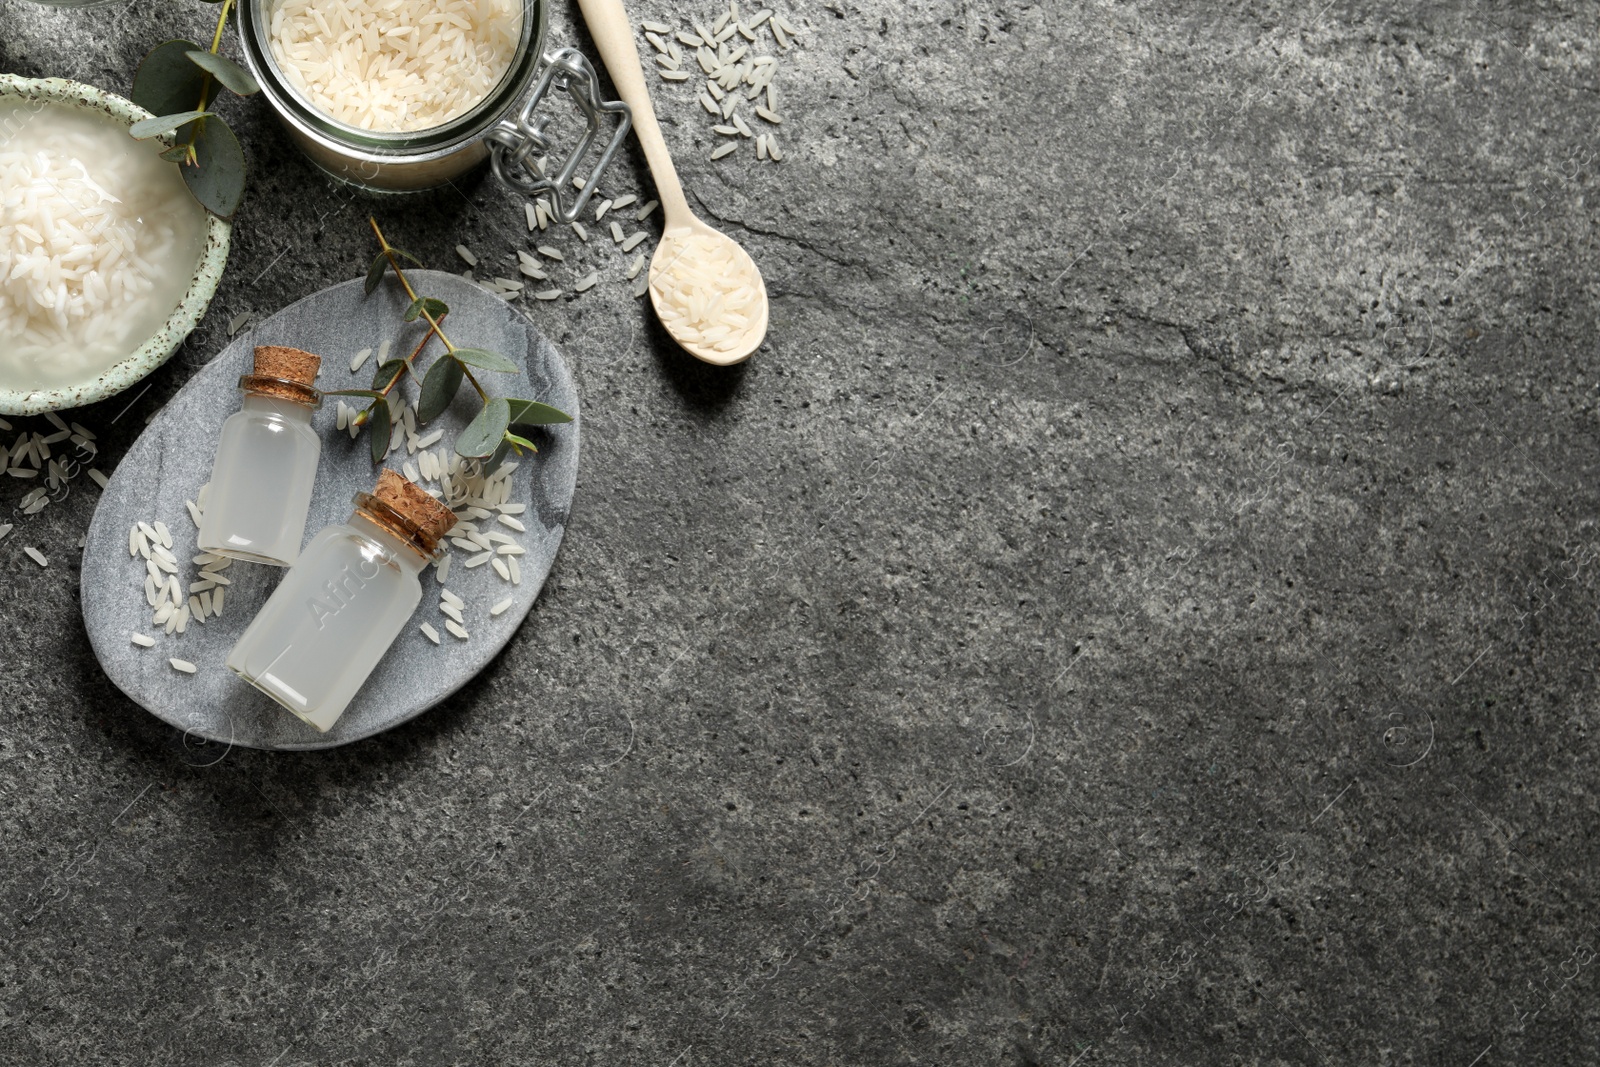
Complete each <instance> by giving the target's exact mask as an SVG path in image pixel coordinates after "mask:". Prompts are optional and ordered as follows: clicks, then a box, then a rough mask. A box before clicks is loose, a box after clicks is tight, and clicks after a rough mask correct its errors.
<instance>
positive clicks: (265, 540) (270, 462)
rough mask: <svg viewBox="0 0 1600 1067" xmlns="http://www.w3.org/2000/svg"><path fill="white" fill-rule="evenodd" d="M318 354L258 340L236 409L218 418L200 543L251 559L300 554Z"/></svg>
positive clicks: (316, 453)
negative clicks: (219, 423) (219, 429)
mask: <svg viewBox="0 0 1600 1067" xmlns="http://www.w3.org/2000/svg"><path fill="white" fill-rule="evenodd" d="M321 362H322V360H321V357H319V356H315V355H313V354H312V353H310V352H302V351H300V350H299V349H298V348H284V347H282V346H278V345H259V346H257V347H256V351H255V373H254V374H252V375H246V376H245V377H243V378H241V379H239V387H240V388H241V389H243V390H244V391H245V397H244V403H243V405H242V406H241V408H240V410H239V411H238V412H236V413H235V414H233V415H230V416H229V417H228V421H227V422H224V423H223V424H222V435H221V437H220V439H219V440H218V441H217V455H216V458H215V459H214V460H213V461H212V464H211V488H210V489H209V490H207V494H206V496H207V499H206V510H205V513H204V514H203V515H202V516H201V517H200V536H199V539H198V543H199V546H200V550H201V551H202V552H214V553H216V554H218V555H222V556H231V557H233V558H234V559H243V560H249V561H251V562H253V563H268V564H271V565H273V566H277V567H287V566H288V565H289V564H291V563H293V562H294V560H295V557H296V556H298V555H299V554H300V539H301V538H302V537H304V536H305V532H306V515H307V513H308V512H309V511H310V509H311V489H312V486H313V485H314V483H315V482H316V478H317V460H318V459H320V458H321V456H322V441H321V440H320V439H319V438H318V437H317V433H316V431H315V430H313V429H312V428H311V413H312V411H313V410H315V409H316V408H317V407H319V406H320V405H321V403H322V397H321V394H319V393H318V392H317V391H316V389H315V388H313V386H312V382H314V381H315V380H316V376H317V368H318V367H319V366H320V365H321Z"/></svg>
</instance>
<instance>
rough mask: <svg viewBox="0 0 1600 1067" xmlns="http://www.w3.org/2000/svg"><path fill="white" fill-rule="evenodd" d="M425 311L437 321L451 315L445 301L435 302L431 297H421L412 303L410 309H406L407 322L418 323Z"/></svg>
mask: <svg viewBox="0 0 1600 1067" xmlns="http://www.w3.org/2000/svg"><path fill="white" fill-rule="evenodd" d="M424 311H426V312H427V313H428V314H429V315H432V316H433V318H434V320H435V321H438V320H439V319H440V318H443V317H444V316H445V315H448V314H450V306H449V305H448V304H446V303H445V302H444V301H443V300H435V299H434V298H433V297H431V296H419V297H417V298H416V299H415V300H413V301H412V302H411V306H410V307H408V308H406V316H405V317H406V321H407V322H415V321H417V319H418V317H420V316H421V315H422V313H423V312H424Z"/></svg>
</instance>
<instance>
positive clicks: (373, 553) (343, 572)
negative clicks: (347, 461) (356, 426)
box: [228, 470, 455, 732]
mask: <svg viewBox="0 0 1600 1067" xmlns="http://www.w3.org/2000/svg"><path fill="white" fill-rule="evenodd" d="M391 477H392V482H390V481H389V479H390V478H391ZM393 482H404V484H405V485H406V487H408V489H409V490H410V491H412V492H414V493H415V494H416V495H417V496H420V497H421V498H422V499H423V500H425V501H427V504H426V507H429V508H432V509H434V514H435V517H434V519H433V520H432V523H433V524H432V526H431V527H430V526H428V525H426V524H419V525H409V526H408V525H407V524H406V522H405V520H404V519H403V518H402V517H401V514H400V512H399V511H396V510H393V509H391V508H390V507H386V506H385V504H386V500H385V499H384V492H385V489H386V488H387V489H391V490H392V483H393ZM378 486H379V493H378V496H377V497H369V496H367V495H366V494H364V493H363V494H359V495H358V496H357V497H356V504H357V510H356V512H355V514H353V515H352V516H350V521H349V523H348V524H345V525H340V526H330V527H328V528H327V529H325V530H323V531H322V532H321V533H319V534H317V536H315V537H313V538H312V539H311V542H310V543H309V544H308V545H306V549H305V551H304V552H303V553H301V554H300V558H299V559H298V560H297V561H296V562H295V564H294V566H293V567H291V568H290V569H289V573H288V574H287V575H285V576H284V579H283V581H282V582H281V583H280V584H279V585H278V588H277V589H276V590H274V591H273V594H272V596H271V597H270V598H269V599H268V600H267V602H266V604H265V605H263V606H262V608H261V611H260V613H259V614H257V615H256V617H255V620H254V621H253V622H252V623H251V624H250V626H249V628H248V629H247V630H245V632H244V636H242V637H240V638H239V642H238V644H236V645H234V647H233V651H232V652H231V653H229V654H228V667H229V668H230V669H231V670H233V671H234V672H235V673H236V674H239V675H240V676H241V677H243V678H244V679H245V680H247V681H248V682H250V684H252V685H254V686H255V687H256V688H257V689H260V690H261V691H262V692H264V693H266V694H267V695H268V696H270V697H272V698H273V699H274V700H276V701H277V702H278V703H280V704H282V705H283V706H284V707H286V708H288V709H289V710H290V711H292V712H294V713H295V714H296V715H298V716H299V717H300V718H302V719H304V720H305V721H306V722H308V723H310V724H311V725H312V726H314V727H316V728H317V729H318V730H320V731H323V732H326V731H327V730H328V729H329V728H330V727H331V726H333V724H334V722H335V721H336V720H337V719H338V718H339V716H340V715H342V714H343V713H344V710H345V708H346V707H347V706H348V705H349V703H350V701H351V699H352V698H353V697H354V696H355V695H356V692H357V691H358V690H359V689H360V688H361V686H362V684H363V683H364V682H366V680H367V677H368V676H369V675H370V674H371V673H372V671H373V668H375V667H376V666H377V665H378V662H379V661H380V660H382V659H383V656H384V653H386V652H387V651H388V650H389V646H390V645H391V644H393V643H394V639H395V638H396V637H398V636H399V634H400V631H401V630H402V629H404V628H405V625H406V623H407V622H408V621H409V620H410V618H411V614H412V612H413V611H415V610H416V607H417V604H418V602H419V601H421V599H422V583H421V581H420V580H419V578H418V575H419V574H420V573H421V571H422V568H423V567H424V566H426V565H427V564H428V562H429V561H430V560H431V559H432V558H433V550H434V543H435V542H436V540H437V537H439V536H443V533H444V531H445V530H447V529H449V527H450V526H451V525H453V524H454V522H455V516H454V515H453V514H452V513H451V512H450V511H449V510H447V509H445V508H444V507H442V506H441V505H439V504H436V503H434V502H433V500H432V499H431V498H429V497H428V496H427V495H426V494H424V493H423V492H422V491H421V490H420V489H417V488H416V487H415V486H413V485H411V483H410V482H405V480H404V479H402V478H400V477H399V476H398V475H395V474H394V472H393V471H388V470H385V471H383V472H382V474H381V475H380V477H379V481H378ZM388 499H392V497H390V498H388ZM411 506H412V508H413V510H412V511H411V514H413V515H415V514H418V513H419V508H420V507H421V506H420V505H415V504H412V505H411ZM434 531H437V533H435V532H434Z"/></svg>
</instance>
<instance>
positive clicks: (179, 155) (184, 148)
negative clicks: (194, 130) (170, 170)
mask: <svg viewBox="0 0 1600 1067" xmlns="http://www.w3.org/2000/svg"><path fill="white" fill-rule="evenodd" d="M161 158H162V159H164V160H166V161H167V162H168V163H185V162H187V161H188V159H189V142H187V141H184V142H183V143H182V144H175V145H173V146H172V147H171V148H168V149H167V150H166V151H164V152H162V153H161Z"/></svg>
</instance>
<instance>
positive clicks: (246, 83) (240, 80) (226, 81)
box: [188, 48, 261, 96]
mask: <svg viewBox="0 0 1600 1067" xmlns="http://www.w3.org/2000/svg"><path fill="white" fill-rule="evenodd" d="M188 58H189V60H190V62H192V63H193V64H194V65H195V66H197V67H199V68H200V69H201V70H203V71H205V72H206V73H208V74H210V75H211V76H212V77H213V78H215V79H217V81H219V82H221V83H222V87H223V88H224V89H226V90H228V92H230V93H233V94H235V95H237V96H251V95H253V94H255V93H259V92H260V91H261V86H260V85H258V84H256V80H255V78H253V77H251V75H250V72H249V71H248V70H245V69H244V68H243V67H241V66H239V64H237V63H235V62H234V61H233V60H231V59H229V58H228V57H227V56H219V55H217V54H216V53H215V52H202V51H200V49H198V48H196V49H194V50H193V51H191V52H189V53H188Z"/></svg>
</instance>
